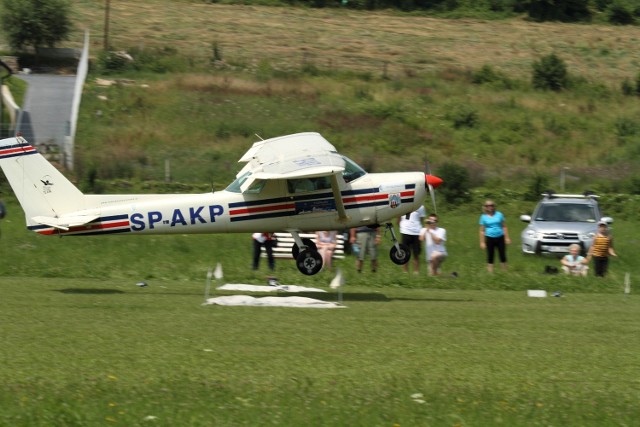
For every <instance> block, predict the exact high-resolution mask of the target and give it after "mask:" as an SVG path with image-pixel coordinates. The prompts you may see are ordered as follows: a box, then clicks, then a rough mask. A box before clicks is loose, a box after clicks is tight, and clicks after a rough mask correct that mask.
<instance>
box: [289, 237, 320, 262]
mask: <svg viewBox="0 0 640 427" xmlns="http://www.w3.org/2000/svg"><path fill="white" fill-rule="evenodd" d="M291 235H293V233H291ZM294 240H295V237H294ZM305 247H306V248H307V249H310V250H312V251H315V252H318V248H317V247H316V244H315V243H313V240H311V239H307V238H304V239H302V248H303V249H304V248H305ZM299 253H300V247H299V246H298V243H294V244H293V246H292V247H291V255H293V259H298V254H299Z"/></svg>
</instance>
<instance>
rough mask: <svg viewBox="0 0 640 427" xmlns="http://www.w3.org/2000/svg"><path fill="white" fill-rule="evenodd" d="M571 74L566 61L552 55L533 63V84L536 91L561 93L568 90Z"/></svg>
mask: <svg viewBox="0 0 640 427" xmlns="http://www.w3.org/2000/svg"><path fill="white" fill-rule="evenodd" d="M568 82H569V73H568V72H567V66H566V65H565V63H564V61H563V60H562V59H560V58H559V57H558V56H557V55H556V54H554V53H552V54H550V55H547V56H543V57H542V58H540V60H539V61H535V62H534V63H533V75H532V84H533V87H534V88H536V89H542V90H553V91H560V90H562V89H566V87H567V85H568Z"/></svg>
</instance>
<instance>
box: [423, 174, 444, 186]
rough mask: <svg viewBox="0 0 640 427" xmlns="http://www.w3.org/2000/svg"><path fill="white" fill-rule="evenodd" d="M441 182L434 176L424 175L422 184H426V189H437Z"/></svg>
mask: <svg viewBox="0 0 640 427" xmlns="http://www.w3.org/2000/svg"><path fill="white" fill-rule="evenodd" d="M443 182H444V181H442V179H440V178H438V177H437V176H435V175H429V174H425V175H424V183H425V184H426V186H427V188H429V186H431V187H432V188H438V187H439V186H440V184H442V183H443Z"/></svg>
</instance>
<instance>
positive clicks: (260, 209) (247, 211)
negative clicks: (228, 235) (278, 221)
mask: <svg viewBox="0 0 640 427" xmlns="http://www.w3.org/2000/svg"><path fill="white" fill-rule="evenodd" d="M295 207H296V206H295V204H293V203H287V204H284V205H273V206H258V207H256V208H242V209H233V210H230V211H229V215H242V214H252V213H258V212H271V211H281V210H287V209H295Z"/></svg>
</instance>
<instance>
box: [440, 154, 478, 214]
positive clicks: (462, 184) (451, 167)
mask: <svg viewBox="0 0 640 427" xmlns="http://www.w3.org/2000/svg"><path fill="white" fill-rule="evenodd" d="M437 175H438V176H439V177H440V178H442V180H443V181H444V184H443V185H442V186H441V187H439V188H438V191H439V192H440V193H441V194H442V195H443V196H444V199H445V200H446V202H447V203H450V204H452V205H459V204H462V203H466V202H469V201H470V200H471V193H470V191H469V190H470V188H471V181H470V179H469V172H468V171H467V169H466V168H465V167H464V166H461V165H459V164H457V163H452V162H448V163H445V164H443V165H442V166H441V167H440V168H439V169H438V173H437Z"/></svg>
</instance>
